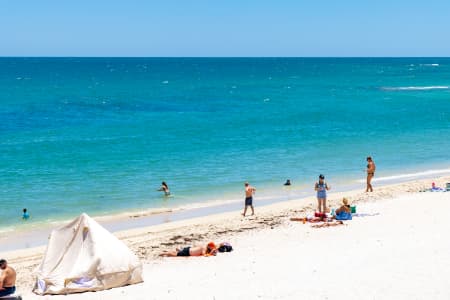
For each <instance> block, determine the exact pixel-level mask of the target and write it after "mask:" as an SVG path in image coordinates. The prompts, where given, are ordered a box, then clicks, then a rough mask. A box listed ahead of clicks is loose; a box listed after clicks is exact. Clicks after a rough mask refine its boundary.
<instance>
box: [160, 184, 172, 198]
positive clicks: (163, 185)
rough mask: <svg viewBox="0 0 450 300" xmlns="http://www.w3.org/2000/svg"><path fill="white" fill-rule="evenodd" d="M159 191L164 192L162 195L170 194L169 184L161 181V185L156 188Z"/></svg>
mask: <svg viewBox="0 0 450 300" xmlns="http://www.w3.org/2000/svg"><path fill="white" fill-rule="evenodd" d="M158 191H160V192H164V196H170V190H169V186H168V185H167V183H166V182H165V181H163V182H162V183H161V187H160V188H159V189H158Z"/></svg>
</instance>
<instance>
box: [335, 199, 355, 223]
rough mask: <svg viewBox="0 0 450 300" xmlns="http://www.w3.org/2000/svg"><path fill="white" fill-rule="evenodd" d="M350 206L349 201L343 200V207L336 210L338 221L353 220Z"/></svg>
mask: <svg viewBox="0 0 450 300" xmlns="http://www.w3.org/2000/svg"><path fill="white" fill-rule="evenodd" d="M351 212H352V211H351V208H350V204H348V199H347V198H343V199H342V205H341V207H339V208H338V209H336V220H351V219H352V213H351Z"/></svg>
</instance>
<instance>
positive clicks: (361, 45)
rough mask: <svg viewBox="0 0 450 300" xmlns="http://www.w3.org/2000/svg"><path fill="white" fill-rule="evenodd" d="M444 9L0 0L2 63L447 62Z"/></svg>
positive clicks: (423, 4) (430, 5)
mask: <svg viewBox="0 0 450 300" xmlns="http://www.w3.org/2000/svg"><path fill="white" fill-rule="evenodd" d="M449 35H450V1H449V0H445V1H444V0H427V1H424V0H422V1H417V0H410V1H404V0H390V1H387V0H373V1H368V0H315V1H314V0H310V1H303V0H297V1H294V0H292V1H290V0H279V1H275V0H273V1H265V0H260V1H256V0H255V1H253V0H247V1H246V0H241V1H239V0H223V1H215V0H209V1H206V0H205V1H200V0H185V1H181V0H179V1H174V0H161V1H152V0H147V1H138V0H128V1H115V0H109V1H105V0H76V1H64V0H29V1H23V0H0V56H132V57H134V56H158V57H161V56H169V57H172V56H175V57H180V56H181V57H186V56H193V57H198V56H231V57H235V56H241V57H242V56H256V57H260V56H281V57H283V56H333V57H335V56H344V57H346V56H450V39H449V38H448V37H449Z"/></svg>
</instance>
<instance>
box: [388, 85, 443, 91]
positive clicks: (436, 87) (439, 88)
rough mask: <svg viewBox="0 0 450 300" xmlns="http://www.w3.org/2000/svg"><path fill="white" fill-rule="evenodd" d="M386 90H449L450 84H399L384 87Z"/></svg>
mask: <svg viewBox="0 0 450 300" xmlns="http://www.w3.org/2000/svg"><path fill="white" fill-rule="evenodd" d="M381 89H382V90H386V91H428V90H448V89H450V86H448V85H431V86H399V87H382V88H381Z"/></svg>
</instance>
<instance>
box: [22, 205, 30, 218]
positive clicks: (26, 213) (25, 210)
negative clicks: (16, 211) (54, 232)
mask: <svg viewBox="0 0 450 300" xmlns="http://www.w3.org/2000/svg"><path fill="white" fill-rule="evenodd" d="M22 212H23V214H22V220H28V219H29V218H30V215H29V214H28V211H27V209H26V208H24V209H23V210H22Z"/></svg>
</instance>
